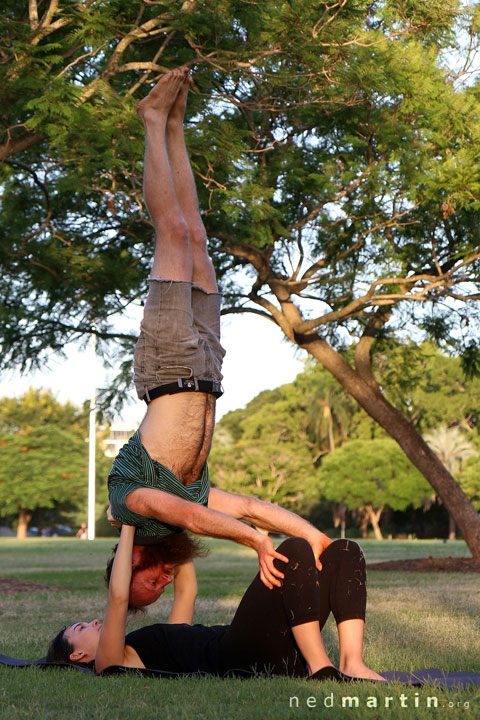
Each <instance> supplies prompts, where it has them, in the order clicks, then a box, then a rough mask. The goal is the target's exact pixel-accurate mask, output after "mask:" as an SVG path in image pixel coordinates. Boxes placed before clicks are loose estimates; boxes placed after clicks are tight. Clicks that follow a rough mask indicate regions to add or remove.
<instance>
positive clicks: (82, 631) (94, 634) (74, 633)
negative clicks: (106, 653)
mask: <svg viewBox="0 0 480 720" xmlns="http://www.w3.org/2000/svg"><path fill="white" fill-rule="evenodd" d="M101 629H102V623H101V622H100V621H99V620H97V619H95V620H92V622H90V623H86V622H78V623H74V624H73V625H70V627H68V628H67V629H66V630H65V632H64V634H63V635H64V637H65V638H66V639H67V640H68V642H69V643H70V645H72V646H73V652H72V653H71V655H70V660H72V661H73V662H90V661H91V660H94V659H95V655H96V652H97V647H98V641H99V639H100V630H101Z"/></svg>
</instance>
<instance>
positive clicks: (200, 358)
mask: <svg viewBox="0 0 480 720" xmlns="http://www.w3.org/2000/svg"><path fill="white" fill-rule="evenodd" d="M220 303H221V295H220V293H207V292H205V290H202V289H201V288H200V287H198V286H196V285H194V284H193V283H191V282H181V281H178V280H163V279H161V278H151V279H150V291H149V293H148V297H147V302H146V303H145V308H144V311H143V320H142V323H141V325H140V336H139V338H138V340H137V344H136V347H135V356H134V382H135V388H136V391H137V395H138V397H139V398H143V396H144V395H145V393H146V392H147V391H149V390H152V389H153V388H155V387H158V386H159V385H164V384H167V383H171V382H176V381H177V380H178V379H179V378H186V379H188V378H194V379H196V380H211V381H217V382H220V381H221V380H222V377H223V376H222V372H221V369H222V361H223V357H224V355H225V350H224V349H223V347H222V346H221V345H220Z"/></svg>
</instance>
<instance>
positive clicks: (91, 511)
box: [87, 334, 97, 540]
mask: <svg viewBox="0 0 480 720" xmlns="http://www.w3.org/2000/svg"><path fill="white" fill-rule="evenodd" d="M92 348H93V359H94V362H95V363H96V359H97V352H96V351H97V338H96V335H94V334H92ZM95 374H96V373H95V371H94V372H93V389H92V396H91V399H90V432H89V436H88V520H87V527H88V539H89V540H95V436H96V432H95V414H96V405H97V402H96V395H97V388H96V382H95Z"/></svg>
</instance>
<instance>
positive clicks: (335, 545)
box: [328, 538, 364, 559]
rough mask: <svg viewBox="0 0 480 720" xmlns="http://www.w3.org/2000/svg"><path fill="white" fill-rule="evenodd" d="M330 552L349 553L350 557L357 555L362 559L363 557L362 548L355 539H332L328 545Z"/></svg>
mask: <svg viewBox="0 0 480 720" xmlns="http://www.w3.org/2000/svg"><path fill="white" fill-rule="evenodd" d="M328 550H330V552H337V553H342V554H343V553H349V554H350V556H351V557H355V556H356V557H358V558H359V559H362V558H363V557H364V555H363V550H362V548H361V547H360V545H359V544H358V543H357V542H355V540H347V539H344V538H342V539H341V540H333V542H332V543H331V544H330V545H329V546H328Z"/></svg>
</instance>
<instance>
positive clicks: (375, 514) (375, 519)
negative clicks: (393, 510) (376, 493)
mask: <svg viewBox="0 0 480 720" xmlns="http://www.w3.org/2000/svg"><path fill="white" fill-rule="evenodd" d="M365 507H366V509H367V512H368V517H369V519H370V522H371V524H372V527H373V532H374V535H375V540H383V535H382V531H381V530H380V515H381V514H382V510H383V505H382V507H380V508H379V509H378V510H374V509H373V505H372V504H371V503H367V504H366V505H365Z"/></svg>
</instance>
